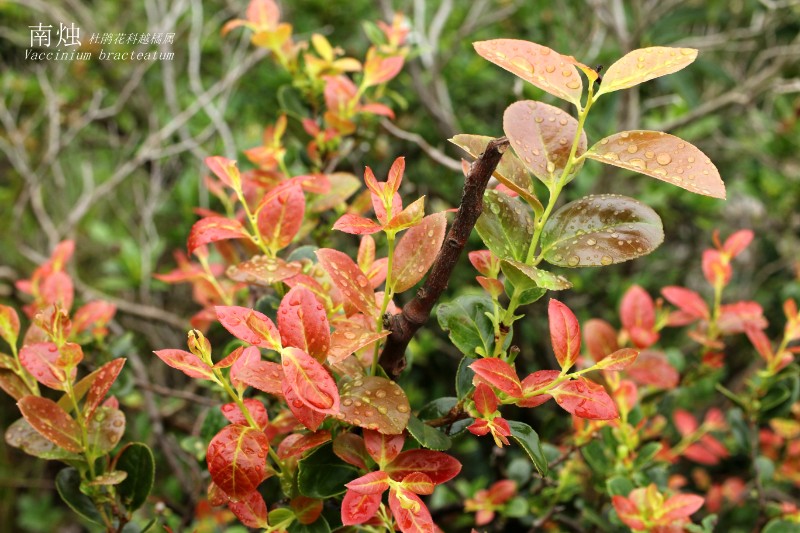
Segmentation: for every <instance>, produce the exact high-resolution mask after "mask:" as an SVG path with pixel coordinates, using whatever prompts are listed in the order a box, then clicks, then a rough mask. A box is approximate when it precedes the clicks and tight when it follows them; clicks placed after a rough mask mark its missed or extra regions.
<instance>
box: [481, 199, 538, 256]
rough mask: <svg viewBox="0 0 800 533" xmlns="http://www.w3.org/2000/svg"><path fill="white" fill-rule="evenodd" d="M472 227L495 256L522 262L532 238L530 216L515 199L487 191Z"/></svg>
mask: <svg viewBox="0 0 800 533" xmlns="http://www.w3.org/2000/svg"><path fill="white" fill-rule="evenodd" d="M475 229H476V230H477V231H478V235H480V237H481V239H482V240H483V242H484V243H485V244H486V246H487V247H488V248H489V250H491V251H492V252H494V254H495V255H496V256H497V257H499V258H501V259H517V260H520V261H524V260H525V256H526V255H527V254H528V247H529V246H530V244H531V240H532V239H533V218H532V217H531V214H530V211H529V210H528V208H527V207H526V206H525V204H523V203H522V202H521V201H520V200H519V199H518V198H512V197H511V196H509V195H507V194H505V193H503V192H500V191H495V190H488V191H486V194H484V196H483V212H482V213H481V216H480V217H478V222H477V223H476V224H475Z"/></svg>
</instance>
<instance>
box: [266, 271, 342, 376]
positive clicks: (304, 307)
mask: <svg viewBox="0 0 800 533" xmlns="http://www.w3.org/2000/svg"><path fill="white" fill-rule="evenodd" d="M278 330H279V331H280V334H281V344H283V346H294V347H295V348H299V349H301V350H303V351H304V352H306V353H308V354H309V355H310V356H312V357H313V358H314V359H316V360H317V361H324V360H325V357H326V355H327V354H328V349H329V348H330V345H331V332H330V326H329V325H328V316H327V314H326V313H325V307H324V306H323V305H322V303H320V301H319V300H318V299H317V297H316V296H315V295H314V293H313V292H311V291H310V290H309V289H307V288H305V287H303V286H301V285H298V286H296V287H293V288H292V289H291V290H290V291H289V292H288V293H286V295H285V296H284V297H283V299H282V300H281V304H280V307H278Z"/></svg>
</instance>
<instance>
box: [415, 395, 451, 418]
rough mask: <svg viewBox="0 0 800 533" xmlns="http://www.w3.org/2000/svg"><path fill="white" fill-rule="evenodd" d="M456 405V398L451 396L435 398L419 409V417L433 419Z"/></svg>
mask: <svg viewBox="0 0 800 533" xmlns="http://www.w3.org/2000/svg"><path fill="white" fill-rule="evenodd" d="M456 405H458V398H454V397H452V396H444V397H442V398H436V399H435V400H433V401H431V402H428V403H427V404H425V406H424V407H423V408H422V409H420V410H419V413H418V415H419V419H420V420H433V419H434V418H440V417H442V416H444V415H446V414H447V413H449V412H450V410H451V409H452V408H453V407H455V406H456Z"/></svg>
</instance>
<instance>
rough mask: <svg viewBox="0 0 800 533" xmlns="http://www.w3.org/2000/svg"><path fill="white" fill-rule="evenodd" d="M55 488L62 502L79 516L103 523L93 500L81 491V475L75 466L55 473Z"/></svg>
mask: <svg viewBox="0 0 800 533" xmlns="http://www.w3.org/2000/svg"><path fill="white" fill-rule="evenodd" d="M56 490H58V494H59V495H60V496H61V499H62V500H64V503H66V504H67V505H69V507H70V508H71V509H72V510H73V511H75V512H76V513H78V514H79V515H80V516H82V517H83V518H85V519H86V520H89V521H90V522H94V523H96V524H102V523H103V518H102V517H101V516H100V512H99V511H98V510H97V507H96V506H95V505H94V502H92V500H91V499H90V498H89V497H88V496H87V495H85V494H84V493H82V492H81V475H80V473H78V471H77V470H76V469H75V468H72V467H71V466H69V467H67V468H64V469H62V470H61V471H59V473H58V474H57V475H56Z"/></svg>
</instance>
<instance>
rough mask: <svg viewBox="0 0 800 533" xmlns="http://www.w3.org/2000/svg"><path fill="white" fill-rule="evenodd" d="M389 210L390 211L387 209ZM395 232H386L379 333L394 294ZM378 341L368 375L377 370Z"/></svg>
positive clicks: (377, 329) (376, 321) (376, 329)
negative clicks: (386, 247)
mask: <svg viewBox="0 0 800 533" xmlns="http://www.w3.org/2000/svg"><path fill="white" fill-rule="evenodd" d="M389 212H391V211H389ZM395 237H396V233H395V232H394V231H388V232H386V239H387V241H388V243H389V256H388V263H387V264H386V283H385V285H384V292H383V302H382V303H381V312H380V314H379V315H378V318H377V319H375V331H376V332H378V333H380V332H382V331H383V315H385V314H386V309H387V308H388V307H389V302H391V301H392V297H393V296H394V279H393V276H392V268H393V266H394V241H395ZM380 346H381V343H380V342H376V343H375V352H374V353H373V355H372V368H371V369H370V375H371V376H374V375H375V374H376V373H377V372H378V359H380Z"/></svg>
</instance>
